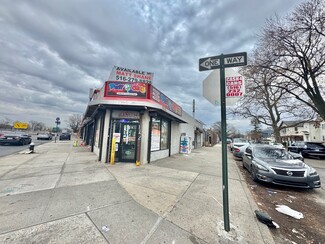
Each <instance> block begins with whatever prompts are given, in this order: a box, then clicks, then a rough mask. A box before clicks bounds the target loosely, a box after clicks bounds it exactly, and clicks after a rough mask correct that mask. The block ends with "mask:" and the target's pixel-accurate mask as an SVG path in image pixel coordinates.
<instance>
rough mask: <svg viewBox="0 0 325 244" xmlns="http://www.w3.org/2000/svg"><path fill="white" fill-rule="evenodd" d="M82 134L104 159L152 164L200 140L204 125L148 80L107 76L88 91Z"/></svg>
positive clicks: (194, 144)
mask: <svg viewBox="0 0 325 244" xmlns="http://www.w3.org/2000/svg"><path fill="white" fill-rule="evenodd" d="M89 98H90V102H89V104H88V107H87V110H86V112H85V116H84V121H83V125H82V129H81V137H82V139H83V140H84V142H85V143H86V144H87V145H89V146H91V150H92V151H93V152H94V153H96V155H98V160H99V161H102V162H105V163H112V162H114V163H115V162H119V163H130V162H131V163H135V162H140V163H141V164H145V163H150V162H151V161H154V160H157V159H160V158H165V157H169V156H171V155H173V154H176V153H179V151H180V135H181V134H184V133H185V134H188V135H189V136H191V138H193V140H194V141H193V144H192V145H190V146H191V147H193V148H194V147H195V148H197V147H200V146H202V142H203V134H202V132H203V124H202V123H201V122H199V121H197V120H195V119H194V118H192V117H191V116H189V115H188V114H186V113H185V112H184V111H183V110H182V108H181V107H180V106H179V105H177V104H176V103H175V102H173V101H172V100H171V99H170V98H168V97H167V96H165V95H164V94H163V93H162V92H160V91H159V90H158V89H156V88H155V87H154V86H152V85H151V84H149V83H144V82H117V81H106V82H105V83H104V86H103V87H102V88H101V89H94V90H92V91H91V92H90V96H89Z"/></svg>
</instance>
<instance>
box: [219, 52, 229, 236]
mask: <svg viewBox="0 0 325 244" xmlns="http://www.w3.org/2000/svg"><path fill="white" fill-rule="evenodd" d="M220 57H221V58H220V61H221V62H220V64H221V65H220V66H221V67H220V100H221V142H222V191H223V194H222V196H223V219H224V228H225V230H226V231H230V224H229V201H228V162H227V121H226V120H227V117H226V79H225V67H224V58H223V54H221V56H220Z"/></svg>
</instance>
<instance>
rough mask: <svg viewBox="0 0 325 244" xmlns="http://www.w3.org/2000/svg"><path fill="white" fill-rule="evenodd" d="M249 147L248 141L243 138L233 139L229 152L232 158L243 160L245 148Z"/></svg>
mask: <svg viewBox="0 0 325 244" xmlns="http://www.w3.org/2000/svg"><path fill="white" fill-rule="evenodd" d="M249 145H250V143H249V141H248V140H246V139H245V138H234V139H233V142H232V144H231V148H230V151H232V153H233V155H234V157H236V158H243V155H244V152H245V149H246V147H248V146H249Z"/></svg>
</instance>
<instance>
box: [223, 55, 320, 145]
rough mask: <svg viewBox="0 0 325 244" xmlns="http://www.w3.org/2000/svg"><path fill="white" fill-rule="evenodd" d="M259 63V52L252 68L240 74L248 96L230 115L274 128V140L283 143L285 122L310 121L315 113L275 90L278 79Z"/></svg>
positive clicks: (286, 94) (249, 66) (242, 99)
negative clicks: (281, 134) (282, 131)
mask: <svg viewBox="0 0 325 244" xmlns="http://www.w3.org/2000/svg"><path fill="white" fill-rule="evenodd" d="M259 59H260V54H259V53H258V52H256V53H255V55H254V57H253V59H252V60H251V61H250V64H249V65H247V66H246V67H244V68H243V69H242V70H241V72H242V74H243V75H244V76H245V77H246V94H245V96H244V97H243V98H241V99H240V100H239V102H238V103H237V105H236V107H234V108H232V109H230V110H229V112H228V113H229V114H232V115H235V116H239V117H242V118H246V119H250V120H251V121H253V122H254V124H263V125H266V126H269V127H272V129H273V132H274V137H275V140H276V141H277V142H281V137H280V130H281V129H283V128H284V125H283V121H284V120H297V118H299V119H300V121H302V120H310V119H311V118H313V115H314V113H313V111H311V109H308V108H307V109H306V106H302V105H301V103H300V102H297V101H295V100H294V99H292V97H291V96H288V93H287V92H286V90H285V89H283V88H281V87H277V86H273V84H274V83H276V82H277V80H278V79H279V75H278V74H277V73H275V72H274V71H273V70H270V69H265V68H263V67H261V66H260V65H259V63H258V62H257V61H258V60H259Z"/></svg>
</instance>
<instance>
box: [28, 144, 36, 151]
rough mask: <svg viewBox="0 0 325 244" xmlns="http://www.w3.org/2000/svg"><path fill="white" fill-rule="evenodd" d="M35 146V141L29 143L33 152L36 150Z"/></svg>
mask: <svg viewBox="0 0 325 244" xmlns="http://www.w3.org/2000/svg"><path fill="white" fill-rule="evenodd" d="M34 147H35V144H34V142H32V143H31V144H29V150H30V151H31V152H32V153H33V152H34Z"/></svg>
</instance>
